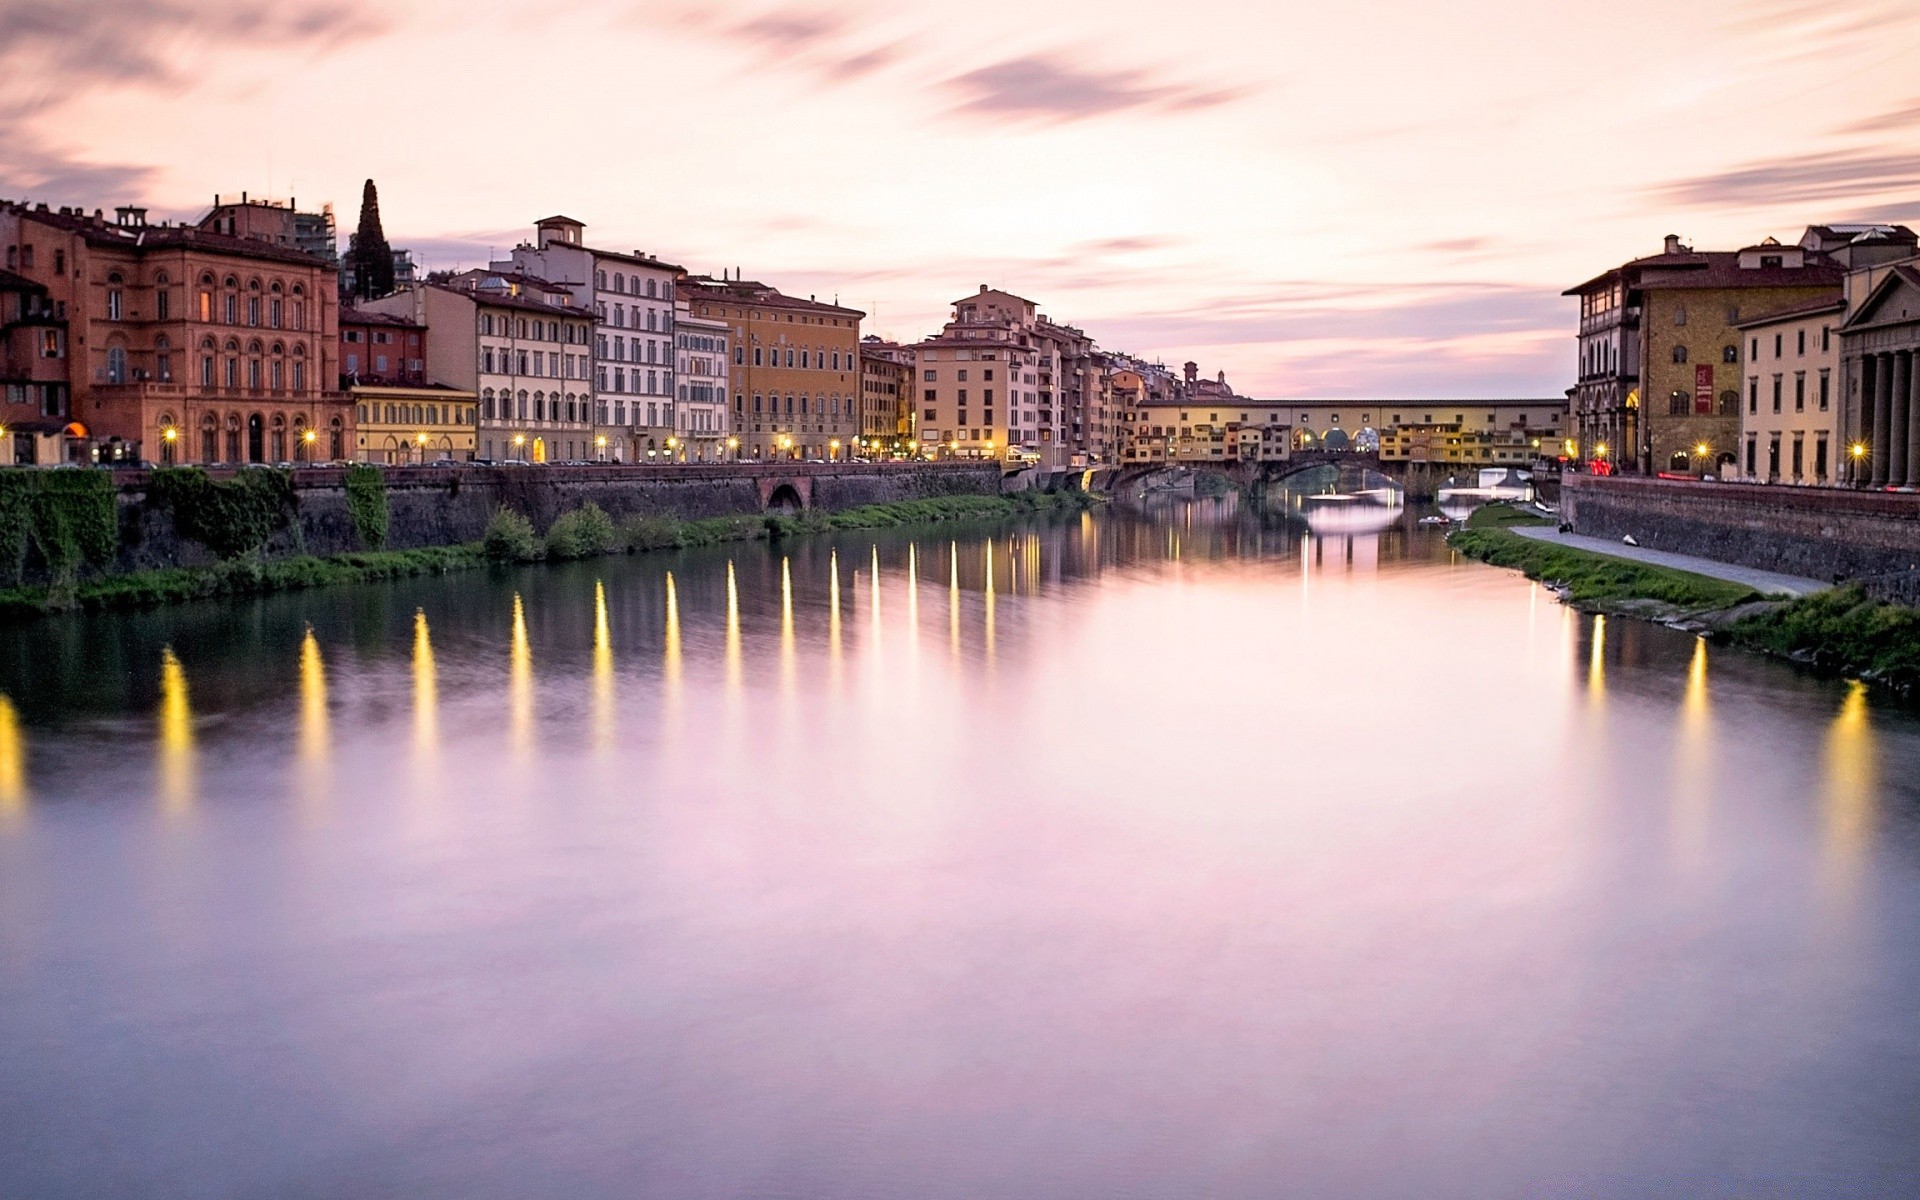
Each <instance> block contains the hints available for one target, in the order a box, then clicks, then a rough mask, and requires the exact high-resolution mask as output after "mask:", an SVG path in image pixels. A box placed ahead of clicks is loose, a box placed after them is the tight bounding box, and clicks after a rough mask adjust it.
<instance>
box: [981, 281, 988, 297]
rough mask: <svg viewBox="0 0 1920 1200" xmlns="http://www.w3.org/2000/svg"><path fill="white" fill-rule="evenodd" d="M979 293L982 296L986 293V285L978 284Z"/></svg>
mask: <svg viewBox="0 0 1920 1200" xmlns="http://www.w3.org/2000/svg"><path fill="white" fill-rule="evenodd" d="M980 294H981V295H983V296H984V295H986V294H987V285H986V284H984V283H983V284H981V285H980Z"/></svg>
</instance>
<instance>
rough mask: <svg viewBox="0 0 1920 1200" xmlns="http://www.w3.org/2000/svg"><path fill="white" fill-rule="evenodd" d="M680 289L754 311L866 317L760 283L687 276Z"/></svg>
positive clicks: (691, 294) (859, 312) (848, 309)
mask: <svg viewBox="0 0 1920 1200" xmlns="http://www.w3.org/2000/svg"><path fill="white" fill-rule="evenodd" d="M680 286H681V290H682V291H683V292H688V293H689V296H688V298H689V299H694V298H704V299H708V300H716V301H720V302H722V303H726V304H745V305H749V306H751V307H757V308H795V309H805V310H807V311H811V312H820V313H833V314H835V315H838V316H849V317H854V318H859V317H864V316H866V315H867V314H866V313H864V312H861V311H860V310H859V309H857V308H844V307H842V306H841V305H838V304H827V303H825V302H823V301H819V300H802V299H800V298H799V297H797V296H788V295H785V294H784V293H782V292H780V291H778V290H777V289H775V288H771V287H768V286H767V285H766V284H764V283H754V282H751V281H747V282H740V281H735V280H726V281H722V280H718V279H712V278H709V277H707V276H704V275H690V276H688V277H687V278H686V279H684V280H682V281H681V285H680Z"/></svg>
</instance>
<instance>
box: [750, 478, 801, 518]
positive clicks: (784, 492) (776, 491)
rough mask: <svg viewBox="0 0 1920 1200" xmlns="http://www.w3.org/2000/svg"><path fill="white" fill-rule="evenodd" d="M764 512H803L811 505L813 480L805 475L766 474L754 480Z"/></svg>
mask: <svg viewBox="0 0 1920 1200" xmlns="http://www.w3.org/2000/svg"><path fill="white" fill-rule="evenodd" d="M755 482H756V483H757V484H758V485H759V488H760V508H761V510H762V511H765V512H805V511H806V510H807V509H810V508H812V507H813V480H812V478H810V477H808V476H805V475H795V476H784V475H767V476H762V477H761V478H760V479H758V480H756V481H755Z"/></svg>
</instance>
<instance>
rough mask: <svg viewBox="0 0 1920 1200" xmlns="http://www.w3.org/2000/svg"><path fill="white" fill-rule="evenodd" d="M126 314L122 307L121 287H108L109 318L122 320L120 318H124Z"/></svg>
mask: <svg viewBox="0 0 1920 1200" xmlns="http://www.w3.org/2000/svg"><path fill="white" fill-rule="evenodd" d="M125 316H126V314H125V312H124V311H123V309H122V299H121V292H120V289H119V288H109V289H107V320H109V321H120V320H124V319H125Z"/></svg>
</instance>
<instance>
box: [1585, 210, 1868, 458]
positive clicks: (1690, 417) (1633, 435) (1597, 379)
mask: <svg viewBox="0 0 1920 1200" xmlns="http://www.w3.org/2000/svg"><path fill="white" fill-rule="evenodd" d="M1843 275H1844V271H1843V270H1842V268H1841V267H1840V265H1839V264H1837V263H1835V262H1834V261H1833V260H1832V259H1830V258H1829V257H1828V256H1827V255H1826V254H1825V253H1823V252H1822V251H1820V250H1817V249H1809V248H1807V247H1805V246H1798V245H1795V246H1785V245H1781V244H1780V243H1778V242H1776V241H1773V240H1772V239H1768V240H1767V241H1765V242H1762V243H1760V244H1759V245H1755V246H1748V247H1746V248H1745V249H1743V250H1737V251H1695V250H1693V249H1692V248H1691V247H1688V246H1684V245H1682V244H1681V242H1680V239H1679V238H1678V237H1673V236H1669V237H1668V238H1667V240H1666V246H1665V248H1664V249H1663V250H1662V252H1661V253H1659V254H1657V255H1653V256H1651V257H1648V258H1640V259H1635V260H1633V261H1632V262H1629V263H1626V264H1623V265H1622V266H1619V267H1616V268H1614V269H1612V270H1610V271H1607V272H1606V273H1604V274H1602V275H1599V276H1596V277H1595V278H1593V279H1590V280H1588V281H1587V282H1586V283H1583V284H1580V285H1579V286H1578V287H1575V288H1570V289H1569V290H1568V291H1567V292H1566V293H1564V294H1565V295H1569V296H1577V297H1579V298H1580V330H1579V335H1578V339H1579V340H1578V346H1579V372H1580V375H1579V379H1578V382H1577V383H1576V385H1575V388H1574V399H1573V404H1574V415H1575V420H1576V428H1577V430H1578V442H1579V447H1578V448H1579V451H1580V454H1581V456H1582V457H1584V458H1586V459H1588V460H1596V459H1604V460H1607V461H1609V462H1610V463H1612V464H1614V465H1617V466H1619V467H1621V468H1624V469H1628V470H1638V471H1642V472H1646V473H1653V472H1656V471H1671V472H1679V473H1688V474H1703V473H1709V472H1716V473H1717V472H1719V471H1721V470H1723V469H1725V468H1727V467H1730V466H1732V465H1733V464H1734V462H1735V461H1736V454H1735V451H1734V446H1735V444H1736V442H1737V441H1738V438H1739V436H1740V391H1741V383H1742V381H1743V377H1744V375H1745V371H1744V370H1743V367H1742V362H1741V336H1740V330H1739V329H1738V328H1737V326H1738V324H1739V322H1740V321H1741V320H1742V318H1743V317H1745V316H1751V315H1753V314H1755V313H1760V312H1768V311H1777V310H1780V309H1784V308H1790V307H1793V306H1795V305H1798V304H1810V303H1814V302H1816V301H1821V300H1824V299H1826V298H1827V297H1828V296H1829V295H1831V294H1832V292H1833V290H1834V289H1835V288H1836V287H1838V286H1839V284H1840V281H1841V279H1842V277H1843Z"/></svg>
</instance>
